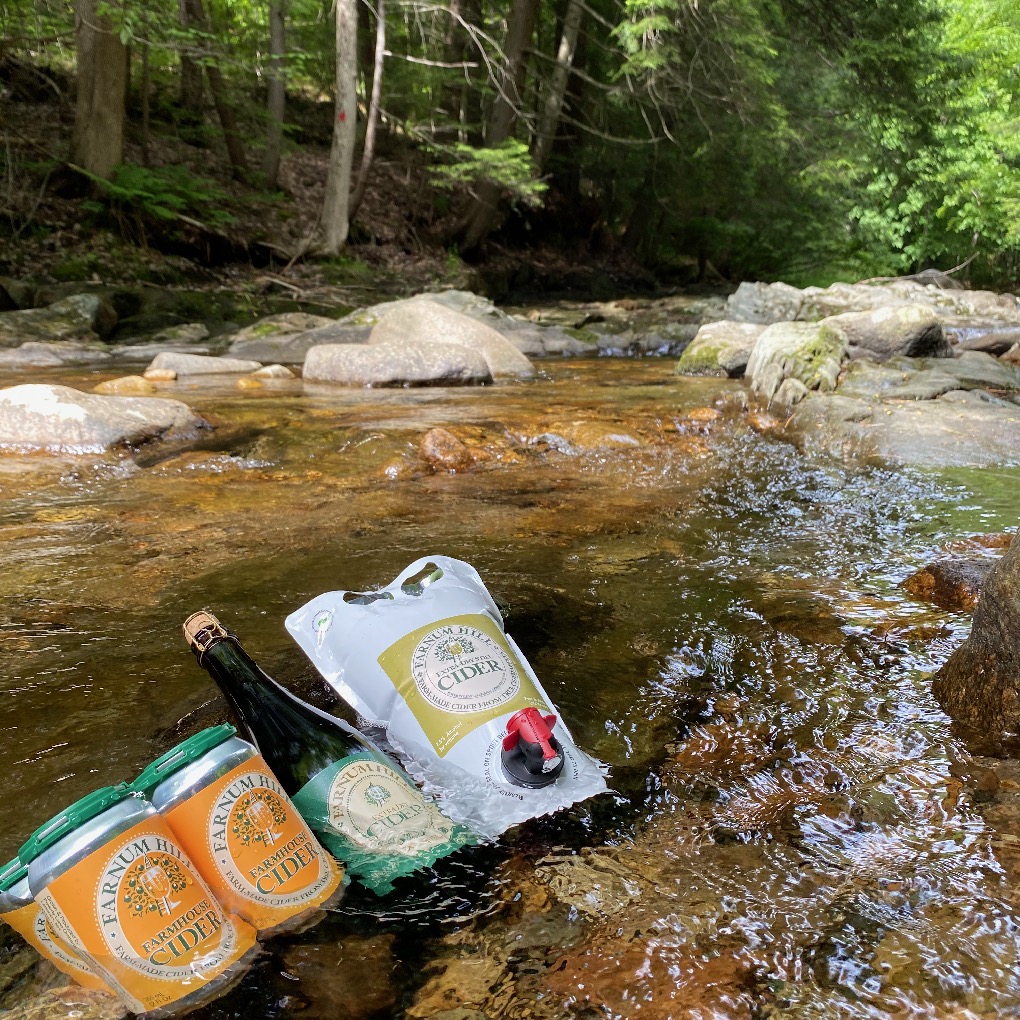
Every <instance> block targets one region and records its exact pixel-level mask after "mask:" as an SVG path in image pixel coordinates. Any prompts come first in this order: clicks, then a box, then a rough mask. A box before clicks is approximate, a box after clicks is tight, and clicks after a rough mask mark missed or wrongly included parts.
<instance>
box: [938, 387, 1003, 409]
mask: <svg viewBox="0 0 1020 1020" xmlns="http://www.w3.org/2000/svg"><path fill="white" fill-rule="evenodd" d="M938 399H939V400H941V401H943V402H944V403H947V404H971V405H975V406H977V405H981V404H985V405H991V406H992V407H1005V408H1010V409H1012V408H1013V407H1015V406H1016V405H1015V404H1013V402H1012V401H1009V400H1003V399H1002V398H1001V397H996V396H993V395H992V394H991V393H989V392H988V390H950V391H949V392H948V393H943V394H942V395H941V396H940V397H939V398H938Z"/></svg>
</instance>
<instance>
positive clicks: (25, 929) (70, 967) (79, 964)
mask: <svg viewBox="0 0 1020 1020" xmlns="http://www.w3.org/2000/svg"><path fill="white" fill-rule="evenodd" d="M0 920H3V921H6V922H7V923H8V924H9V925H10V926H11V927H12V928H13V929H14V930H15V931H16V932H17V933H18V934H19V935H20V936H21V937H22V938H23V939H24V940H25V941H26V942H27V943H28V944H29V945H30V946H31V947H32V948H33V949H35V950H37V951H38V953H39V955H40V956H43V957H45V958H46V959H47V960H49V961H50V963H52V964H53V965H54V966H55V967H56V968H57V969H58V970H62V971H63V972H64V973H65V974H68V975H70V976H71V977H73V978H74V980H75V981H77V982H78V984H80V985H84V987H86V988H95V989H98V990H99V991H101V992H109V991H110V989H109V988H107V987H106V984H105V983H104V982H103V981H102V979H101V978H100V977H99V976H98V975H96V974H94V973H93V972H92V970H91V969H90V968H89V966H88V964H86V963H85V962H84V961H83V960H82V958H81V957H80V956H79V955H78V954H77V953H76V952H75V951H74V950H73V949H72V948H71V947H70V946H68V945H65V944H64V943H63V942H62V941H61V940H60V939H59V938H58V937H57V936H56V935H55V934H54V933H53V929H52V928H50V925H49V922H48V921H47V920H46V915H45V914H44V913H43V912H42V910H40V909H39V904H38V903H36V902H35V901H33V902H31V903H26V904H25V906H23V907H18V908H17V909H16V910H11V911H8V912H7V913H6V914H0Z"/></svg>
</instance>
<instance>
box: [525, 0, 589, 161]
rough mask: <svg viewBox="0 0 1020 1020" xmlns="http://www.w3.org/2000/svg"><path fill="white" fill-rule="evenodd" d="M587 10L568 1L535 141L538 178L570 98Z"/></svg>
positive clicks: (575, 0)
mask: <svg viewBox="0 0 1020 1020" xmlns="http://www.w3.org/2000/svg"><path fill="white" fill-rule="evenodd" d="M583 14H584V6H583V4H582V2H581V0H568V3H567V13H566V17H565V18H564V19H563V35H562V36H561V37H560V46H559V50H558V51H557V53H556V66H555V67H554V68H553V72H552V75H551V76H550V78H549V85H548V87H547V90H546V96H545V105H544V108H543V110H542V118H541V120H540V121H539V124H538V136H537V138H536V139H535V150H534V153H533V154H532V158H533V160H534V165H535V176H536V177H538V176H541V173H542V170H543V169H544V167H545V161H546V160H547V159H548V158H549V150H550V149H551V148H552V143H553V139H555V137H556V129H557V128H558V127H559V124H560V115H561V114H562V113H563V100H564V98H565V97H566V94H567V80H568V79H569V78H570V68H571V66H572V65H573V63H574V51H575V50H576V49H577V36H578V33H579V32H580V30H581V17H582V15H583Z"/></svg>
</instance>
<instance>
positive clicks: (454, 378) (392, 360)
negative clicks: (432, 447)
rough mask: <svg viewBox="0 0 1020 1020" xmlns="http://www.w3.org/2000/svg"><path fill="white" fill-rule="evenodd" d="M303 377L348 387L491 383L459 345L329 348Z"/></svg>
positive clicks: (481, 361) (478, 359)
mask: <svg viewBox="0 0 1020 1020" xmlns="http://www.w3.org/2000/svg"><path fill="white" fill-rule="evenodd" d="M303 374H304V378H305V379H306V380H307V381H309V382H331V383H339V384H341V385H344V386H402V385H405V384H408V385H428V384H436V385H451V384H463V383H480V382H489V381H491V379H492V373H491V372H490V371H489V366H488V364H487V363H486V361H485V358H484V357H482V355H481V354H480V353H479V352H478V351H473V350H471V349H469V348H467V347H462V346H459V345H456V344H440V343H409V342H404V343H391V344H326V345H323V346H322V347H313V348H312V349H311V350H310V351H309V352H308V356H307V357H306V358H305V367H304V373H303Z"/></svg>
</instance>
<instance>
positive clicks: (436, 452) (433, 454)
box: [418, 428, 475, 471]
mask: <svg viewBox="0 0 1020 1020" xmlns="http://www.w3.org/2000/svg"><path fill="white" fill-rule="evenodd" d="M418 452H419V453H420V454H421V456H422V460H424V461H425V462H426V463H427V464H428V465H429V466H430V467H431V468H433V469H435V470H437V471H466V470H467V469H468V468H469V467H471V465H472V464H474V462H475V458H474V455H473V454H472V453H471V450H470V449H469V448H468V446H467V444H466V443H464V442H463V441H462V440H461V439H459V438H458V437H457V436H455V435H454V434H453V433H452V432H451V431H450V430H449V429H444V428H434V429H429V431H428V432H426V433H425V435H424V436H422V440H421V444H420V445H419V447H418Z"/></svg>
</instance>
